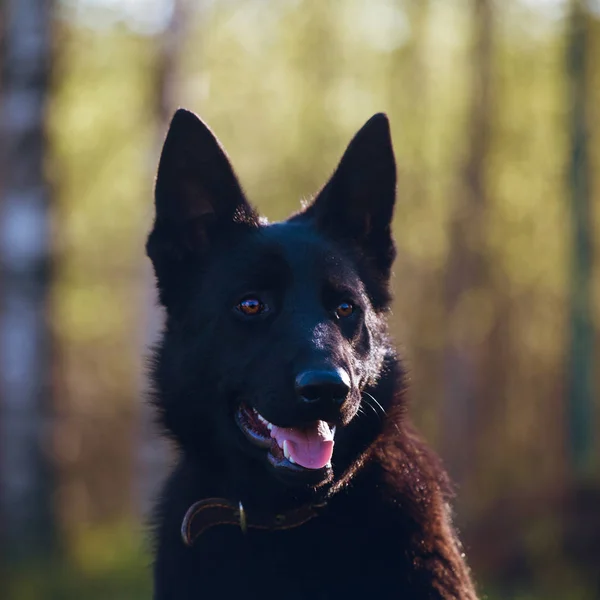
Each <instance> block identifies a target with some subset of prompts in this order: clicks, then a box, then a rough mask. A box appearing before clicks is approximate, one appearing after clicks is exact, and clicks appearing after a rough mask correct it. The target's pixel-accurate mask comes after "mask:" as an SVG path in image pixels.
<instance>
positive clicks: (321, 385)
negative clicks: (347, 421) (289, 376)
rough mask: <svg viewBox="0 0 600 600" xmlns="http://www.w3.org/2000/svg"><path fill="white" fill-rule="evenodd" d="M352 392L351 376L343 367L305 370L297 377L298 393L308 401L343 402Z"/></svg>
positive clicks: (302, 398) (338, 403)
mask: <svg viewBox="0 0 600 600" xmlns="http://www.w3.org/2000/svg"><path fill="white" fill-rule="evenodd" d="M348 392H350V377H349V376H348V373H346V371H344V370H343V369H331V370H315V371H304V372H303V373H300V375H298V377H296V393H297V394H298V396H299V397H300V399H301V400H303V401H304V402H308V403H314V402H315V403H316V402H323V403H328V404H329V403H333V404H337V405H341V404H343V402H344V400H346V397H347V396H348Z"/></svg>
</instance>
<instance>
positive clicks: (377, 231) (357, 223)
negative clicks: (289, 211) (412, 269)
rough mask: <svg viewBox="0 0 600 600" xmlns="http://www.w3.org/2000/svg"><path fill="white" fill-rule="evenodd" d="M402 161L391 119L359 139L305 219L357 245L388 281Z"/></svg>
mask: <svg viewBox="0 0 600 600" xmlns="http://www.w3.org/2000/svg"><path fill="white" fill-rule="evenodd" d="M395 199H396V160H395V158H394V150H393V147H392V140H391V135H390V126H389V121H388V118H387V116H386V115H385V114H383V113H379V114H376V115H375V116H373V117H371V118H370V119H369V120H368V121H367V122H366V124H365V125H363V127H362V128H361V129H360V130H359V132H358V133H357V134H356V135H355V136H354V139H353V140H352V141H351V142H350V144H349V146H348V148H347V149H346V152H345V153H344V155H343V157H342V159H341V161H340V163H339V165H338V167H337V169H336V170H335V172H334V174H333V176H332V177H331V179H330V180H329V182H328V183H327V184H326V185H325V187H324V188H323V189H322V190H321V192H320V193H319V194H318V196H317V198H316V199H315V201H314V202H313V204H312V205H311V206H309V208H308V209H307V210H306V211H305V213H304V215H306V216H307V217H311V218H313V219H314V220H315V222H316V225H317V227H318V228H319V229H321V230H322V231H324V232H325V233H327V234H329V235H332V236H333V237H336V238H340V239H343V240H345V241H350V242H353V243H354V244H355V245H357V246H358V247H359V249H360V250H361V251H362V252H363V253H364V254H365V256H366V257H367V258H369V259H370V260H371V261H372V262H373V264H374V266H375V267H376V268H377V269H379V271H380V272H381V274H382V275H383V276H384V277H385V278H388V277H389V275H390V272H391V268H392V263H393V262H394V258H395V255H396V250H395V246H394V241H393V239H392V231H391V225H392V217H393V213H394V202H395Z"/></svg>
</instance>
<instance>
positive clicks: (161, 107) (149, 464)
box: [138, 0, 192, 513]
mask: <svg viewBox="0 0 600 600" xmlns="http://www.w3.org/2000/svg"><path fill="white" fill-rule="evenodd" d="M191 8H192V6H191V3H190V2H189V0H174V2H173V12H172V15H171V19H170V21H169V23H168V25H167V27H166V29H165V30H164V32H163V34H162V36H161V38H160V42H159V45H158V49H157V55H156V63H155V64H156V71H155V77H154V81H155V84H154V88H153V91H154V100H155V102H156V104H155V116H156V123H157V126H158V127H157V144H156V149H155V151H153V152H152V160H151V161H150V164H151V168H152V169H153V170H154V169H156V165H157V164H158V156H159V154H160V150H161V147H162V143H163V141H164V138H165V135H166V133H167V127H168V125H169V121H170V119H171V117H172V116H173V112H174V111H175V109H176V108H177V106H179V104H180V102H179V101H178V91H179V90H180V86H179V77H180V71H179V68H178V64H179V58H180V52H181V47H182V46H183V44H184V42H185V33H186V28H187V26H188V25H189V19H190V18H191V12H192V10H191ZM153 177H154V173H152V174H149V181H152V178H153ZM149 201H150V199H149ZM144 281H145V284H144V288H145V291H144V299H145V300H144V302H145V311H144V313H143V323H142V327H143V336H142V341H143V349H142V353H143V354H147V353H148V352H149V351H150V350H149V349H150V347H151V346H152V344H153V343H154V342H155V341H156V338H157V335H158V333H159V331H160V330H161V328H162V323H163V318H164V315H163V312H162V309H161V308H160V307H159V305H158V298H157V295H156V289H155V282H154V274H153V271H152V267H151V265H150V261H149V260H146V262H145V265H144ZM147 376H148V374H147V372H143V373H142V378H143V382H142V384H141V386H140V387H141V389H146V388H147V381H146V380H147ZM154 419H155V415H154V411H153V409H152V408H151V407H150V406H148V404H147V402H143V404H142V408H141V416H140V437H141V440H140V449H141V450H140V457H139V463H140V470H139V471H140V480H139V486H138V488H139V490H140V492H139V500H140V506H141V509H142V512H143V513H148V511H149V510H150V509H151V506H152V502H153V500H154V499H155V496H156V493H157V490H158V487H159V485H160V483H161V482H162V480H163V479H164V476H165V474H166V472H167V467H168V463H169V457H170V453H169V448H168V446H167V444H166V442H164V441H161V440H158V439H157V432H156V428H155V426H154Z"/></svg>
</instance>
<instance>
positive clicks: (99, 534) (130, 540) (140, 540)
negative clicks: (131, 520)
mask: <svg viewBox="0 0 600 600" xmlns="http://www.w3.org/2000/svg"><path fill="white" fill-rule="evenodd" d="M73 537H74V541H73V542H74V543H73V544H72V546H71V550H70V554H69V556H67V557H64V558H62V559H59V558H57V559H56V560H54V561H52V562H50V563H45V564H36V565H32V564H27V565H23V566H18V565H17V566H13V567H12V568H11V570H10V571H9V573H8V582H7V583H8V585H7V590H8V597H6V596H4V593H2V594H0V597H1V598H2V600H75V599H81V598H85V599H86V600H142V599H144V600H147V599H149V598H151V597H152V586H151V568H150V563H151V561H150V555H149V553H148V547H147V544H146V539H145V537H144V536H143V535H142V534H141V533H137V534H136V533H132V527H131V526H130V525H124V524H120V525H117V526H113V527H103V528H97V529H93V530H86V531H85V532H83V531H81V532H79V533H77V534H75V535H74V536H73Z"/></svg>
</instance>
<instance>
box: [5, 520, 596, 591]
mask: <svg viewBox="0 0 600 600" xmlns="http://www.w3.org/2000/svg"><path fill="white" fill-rule="evenodd" d="M72 537H73V543H72V545H71V552H70V555H69V556H68V557H64V558H63V559H58V558H57V559H56V560H55V561H53V562H51V563H46V564H37V565H32V564H31V563H29V564H27V565H24V566H22V567H18V566H17V567H13V569H12V570H11V571H9V573H8V581H7V583H8V585H7V588H6V590H7V591H8V596H5V595H4V592H5V590H3V593H2V594H1V595H0V598H2V600H81V599H83V598H85V600H142V599H143V600H148V599H149V598H151V597H152V583H151V557H150V554H149V545H148V538H147V537H146V536H144V535H143V534H142V533H141V531H140V529H139V528H135V527H132V526H131V523H126V524H119V525H115V526H112V527H99V528H95V529H86V530H85V531H80V532H78V533H77V534H75V535H73V536H72ZM567 571H569V572H567ZM554 575H555V576H554V577H550V578H548V580H547V581H546V582H543V581H542V582H540V581H537V582H534V581H531V582H530V584H531V588H530V589H527V588H525V587H523V588H519V587H510V588H506V589H501V590H500V589H493V588H492V587H491V586H487V585H485V583H484V582H479V591H480V597H481V599H482V600H565V599H566V600H597V596H596V595H595V593H594V591H593V590H592V586H591V585H590V584H591V582H590V581H589V580H588V581H586V579H585V577H583V576H582V573H580V572H579V571H578V569H577V568H576V567H575V566H574V565H572V566H571V567H569V561H568V560H567V559H565V561H564V562H563V563H562V568H561V573H555V574H554ZM551 580H553V581H554V583H555V584H556V585H549V581H551ZM557 581H560V582H561V583H560V584H558V583H557ZM496 583H497V582H496Z"/></svg>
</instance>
